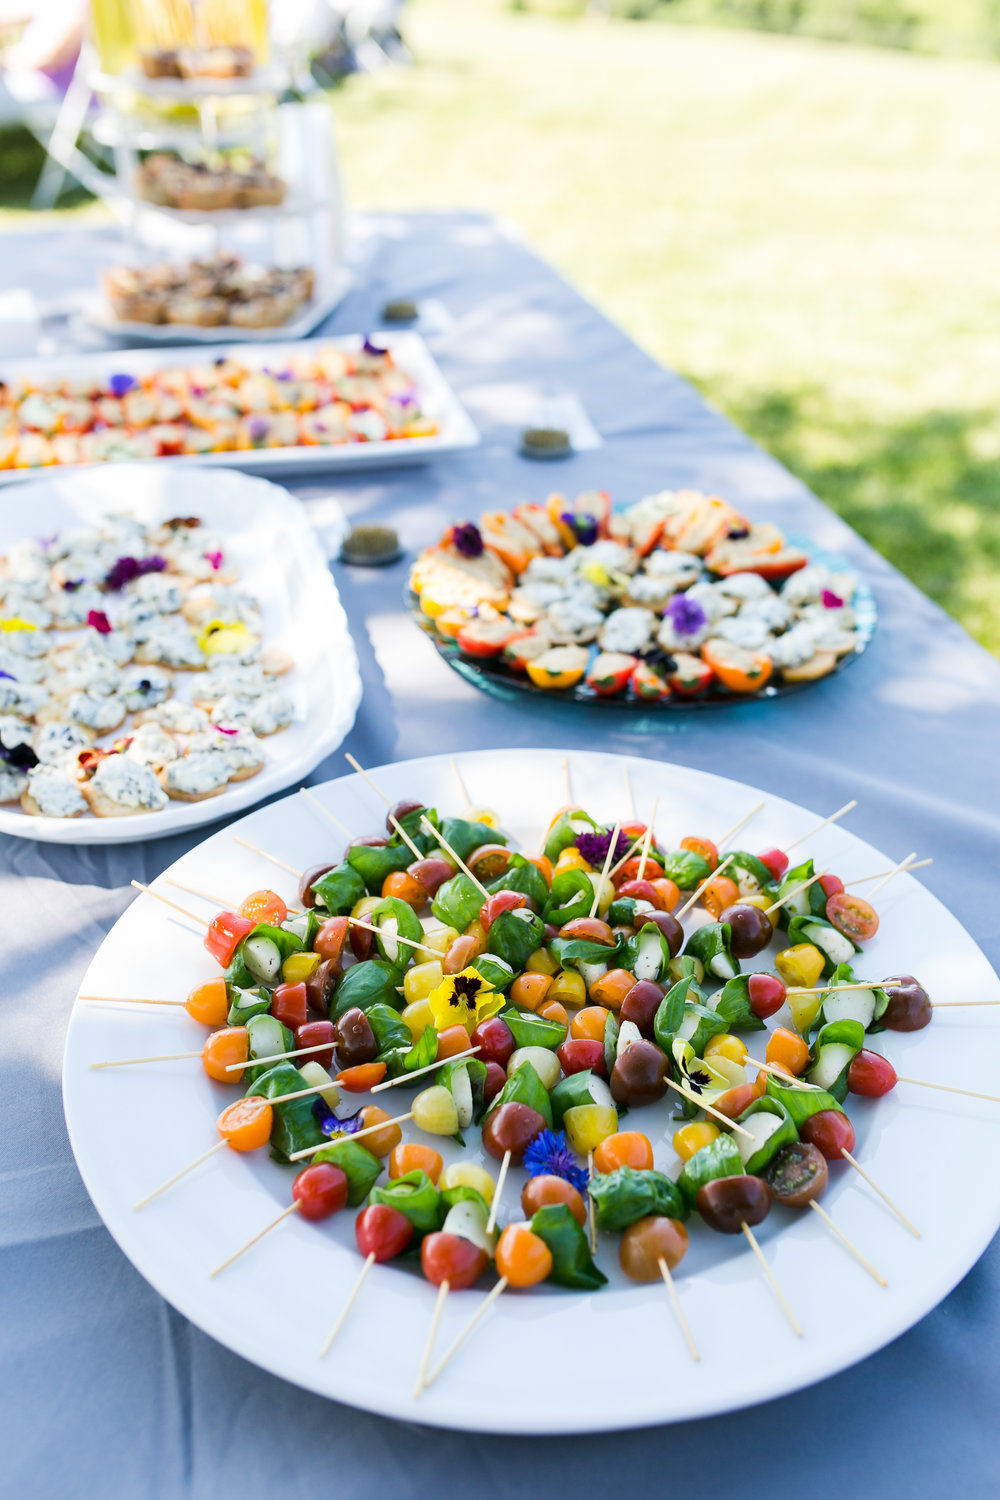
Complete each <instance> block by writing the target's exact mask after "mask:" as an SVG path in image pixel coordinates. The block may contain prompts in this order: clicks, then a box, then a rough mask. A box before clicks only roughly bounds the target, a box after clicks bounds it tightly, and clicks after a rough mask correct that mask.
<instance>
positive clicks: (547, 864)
mask: <svg viewBox="0 0 1000 1500" xmlns="http://www.w3.org/2000/svg"><path fill="white" fill-rule="evenodd" d="M528 864H529V865H534V866H535V868H536V869H537V870H540V871H541V873H542V877H543V879H544V881H545V884H546V885H547V886H549V887H551V885H552V861H551V859H546V858H545V855H544V854H535V855H533V856H529V858H528Z"/></svg>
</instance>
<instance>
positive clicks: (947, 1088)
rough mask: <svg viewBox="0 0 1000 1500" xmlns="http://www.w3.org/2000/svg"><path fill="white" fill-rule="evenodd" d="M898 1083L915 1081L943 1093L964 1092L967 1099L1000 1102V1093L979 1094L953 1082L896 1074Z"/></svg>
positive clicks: (991, 1102)
mask: <svg viewBox="0 0 1000 1500" xmlns="http://www.w3.org/2000/svg"><path fill="white" fill-rule="evenodd" d="M896 1082H897V1083H913V1084H916V1086H917V1087H918V1088H921V1089H937V1090H938V1091H939V1092H940V1093H942V1094H962V1095H964V1097H965V1098H966V1099H988V1100H989V1102H990V1104H1000V1094H977V1093H976V1091H975V1089H957V1088H956V1087H955V1085H954V1084H952V1083H928V1081H927V1079H926V1078H904V1077H903V1075H902V1073H897V1074H896Z"/></svg>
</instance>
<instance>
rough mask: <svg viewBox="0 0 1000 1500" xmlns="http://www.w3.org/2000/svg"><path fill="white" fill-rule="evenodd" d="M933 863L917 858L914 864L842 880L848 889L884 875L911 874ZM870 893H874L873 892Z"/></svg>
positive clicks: (930, 860)
mask: <svg viewBox="0 0 1000 1500" xmlns="http://www.w3.org/2000/svg"><path fill="white" fill-rule="evenodd" d="M933 863H934V861H933V860H932V859H918V860H917V861H916V862H915V863H914V864H910V865H905V866H904V865H899V866H896V867H895V868H893V869H891V870H876V872H875V874H874V875H862V876H861V877H860V879H858V880H847V881H845V882H844V884H845V886H846V887H847V889H848V890H849V889H850V888H851V886H852V885H867V883H868V881H869V880H881V879H882V877H883V876H885V875H890V876H891V875H902V874H904V873H905V874H907V875H912V874H913V872H914V870H926V868H927V866H928V865H932V864H933ZM872 894H873V895H874V892H873V893H872Z"/></svg>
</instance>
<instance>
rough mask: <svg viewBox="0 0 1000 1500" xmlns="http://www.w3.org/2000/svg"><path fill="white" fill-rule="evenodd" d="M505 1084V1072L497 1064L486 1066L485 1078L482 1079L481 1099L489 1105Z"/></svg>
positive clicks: (489, 1063)
mask: <svg viewBox="0 0 1000 1500" xmlns="http://www.w3.org/2000/svg"><path fill="white" fill-rule="evenodd" d="M506 1082H507V1070H506V1069H505V1068H503V1067H501V1065H500V1063H498V1062H488V1063H487V1064H486V1077H485V1078H484V1079H483V1098H484V1099H485V1100H486V1103H487V1104H489V1103H490V1102H491V1101H492V1100H494V1099H495V1098H496V1096H497V1094H499V1092H500V1090H501V1089H502V1088H503V1086H504V1084H505V1083H506Z"/></svg>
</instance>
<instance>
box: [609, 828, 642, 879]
mask: <svg viewBox="0 0 1000 1500" xmlns="http://www.w3.org/2000/svg"><path fill="white" fill-rule="evenodd" d="M645 837H646V835H645V833H640V835H639V837H638V838H637V839H633V840H632V842H631V844H629V846H628V848H627V849H626V850H625V853H624V854H623V855H622V857H621V859H620V860H619V861H618V863H617V864H614V865H612V866H611V869H610V870H609V871H608V878H609V879H610V880H614V878H615V876H616V875H617V874H618V871H619V870H621V869H622V868H623V867H624V866H625V865H627V864H628V862H629V860H630V859H631V858H632V856H633V855H634V854H635V851H636V850H637V849H641V848H642V845H643V841H644V839H645Z"/></svg>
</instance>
